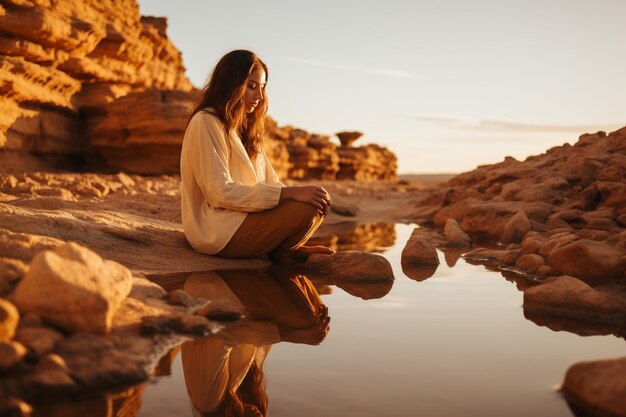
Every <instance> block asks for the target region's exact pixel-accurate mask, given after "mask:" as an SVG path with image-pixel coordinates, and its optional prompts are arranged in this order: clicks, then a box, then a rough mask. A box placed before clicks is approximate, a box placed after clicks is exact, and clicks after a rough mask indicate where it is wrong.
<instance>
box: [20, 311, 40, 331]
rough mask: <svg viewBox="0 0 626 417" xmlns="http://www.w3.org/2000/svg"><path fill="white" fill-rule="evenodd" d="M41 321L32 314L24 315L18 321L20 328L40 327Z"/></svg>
mask: <svg viewBox="0 0 626 417" xmlns="http://www.w3.org/2000/svg"><path fill="white" fill-rule="evenodd" d="M42 326H43V321H42V320H41V317H39V316H38V315H37V314H34V313H26V314H24V315H23V316H22V317H21V319H20V328H22V327H42Z"/></svg>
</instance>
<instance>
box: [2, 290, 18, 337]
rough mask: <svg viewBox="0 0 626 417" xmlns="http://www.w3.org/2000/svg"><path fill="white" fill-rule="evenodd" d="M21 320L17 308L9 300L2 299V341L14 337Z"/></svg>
mask: <svg viewBox="0 0 626 417" xmlns="http://www.w3.org/2000/svg"><path fill="white" fill-rule="evenodd" d="M19 321H20V315H19V313H18V311H17V308H15V306H14V305H13V304H11V303H10V302H8V301H7V300H3V299H0V341H2V340H11V339H13V335H14V334H15V329H16V328H17V324H18V322H19Z"/></svg>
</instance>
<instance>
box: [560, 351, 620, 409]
mask: <svg viewBox="0 0 626 417" xmlns="http://www.w3.org/2000/svg"><path fill="white" fill-rule="evenodd" d="M624 375H626V358H620V359H605V360H600V361H593V362H580V363H577V364H574V365H572V366H571V367H570V368H569V369H568V370H567V373H566V374H565V380H564V381H563V388H562V389H563V391H564V392H565V394H566V395H567V396H568V397H570V398H571V399H572V400H573V401H574V402H575V403H576V405H578V406H580V407H582V408H584V409H586V410H587V411H588V412H590V413H592V414H593V415H602V416H626V401H624V399H625V398H626V383H624Z"/></svg>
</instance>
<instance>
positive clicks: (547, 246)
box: [538, 233, 578, 257]
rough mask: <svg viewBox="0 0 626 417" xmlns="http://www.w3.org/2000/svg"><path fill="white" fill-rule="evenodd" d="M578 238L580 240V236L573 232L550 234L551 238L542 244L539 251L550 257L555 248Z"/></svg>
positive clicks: (542, 254)
mask: <svg viewBox="0 0 626 417" xmlns="http://www.w3.org/2000/svg"><path fill="white" fill-rule="evenodd" d="M576 240H578V237H576V235H573V234H571V233H560V234H558V235H553V236H550V238H549V239H548V240H547V241H546V242H544V243H543V244H541V247H540V248H539V252H538V253H539V255H541V256H543V257H548V256H549V255H550V254H551V253H552V251H553V250H555V249H557V248H560V247H561V246H565V245H567V244H569V243H572V242H575V241H576Z"/></svg>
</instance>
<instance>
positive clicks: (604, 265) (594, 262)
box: [548, 239, 624, 283]
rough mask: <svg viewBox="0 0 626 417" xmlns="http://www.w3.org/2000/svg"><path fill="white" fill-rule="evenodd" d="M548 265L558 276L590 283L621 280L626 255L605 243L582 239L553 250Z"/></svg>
mask: <svg viewBox="0 0 626 417" xmlns="http://www.w3.org/2000/svg"><path fill="white" fill-rule="evenodd" d="M548 264H549V265H550V267H551V268H552V269H553V270H554V271H555V273H557V274H563V275H571V276H576V277H579V278H581V279H584V280H586V281H588V282H590V283H595V282H603V281H606V280H609V279H615V278H620V277H622V276H623V274H624V255H623V254H622V252H621V251H620V250H618V249H616V248H614V247H612V246H610V245H607V244H606V243H603V242H596V241H594V240H588V239H581V240H578V241H576V242H573V243H570V244H568V245H565V246H561V247H559V248H557V249H555V250H553V251H552V252H551V253H550V255H549V256H548Z"/></svg>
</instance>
